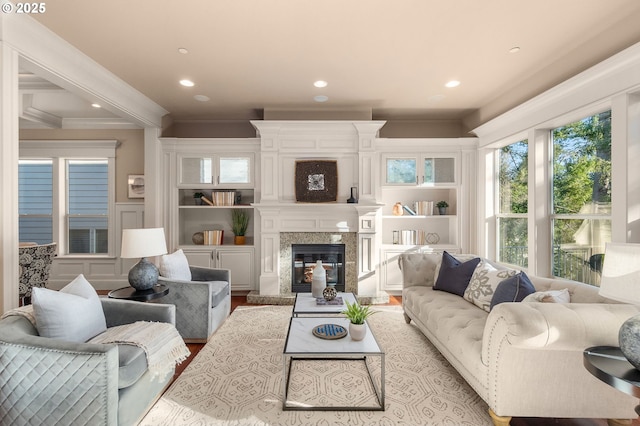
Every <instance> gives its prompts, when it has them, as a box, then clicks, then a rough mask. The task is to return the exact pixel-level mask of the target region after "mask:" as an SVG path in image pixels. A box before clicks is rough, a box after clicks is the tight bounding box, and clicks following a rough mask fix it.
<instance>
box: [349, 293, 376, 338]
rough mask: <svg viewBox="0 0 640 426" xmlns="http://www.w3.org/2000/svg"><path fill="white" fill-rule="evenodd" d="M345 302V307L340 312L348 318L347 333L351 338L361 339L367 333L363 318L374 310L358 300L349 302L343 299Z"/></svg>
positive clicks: (367, 316) (373, 312)
mask: <svg viewBox="0 0 640 426" xmlns="http://www.w3.org/2000/svg"><path fill="white" fill-rule="evenodd" d="M345 303H346V304H347V309H345V310H344V311H342V313H343V314H344V315H345V316H346V317H347V318H348V319H349V334H350V335H351V338H352V339H353V340H362V339H364V336H365V334H366V333H367V326H366V324H365V320H366V319H367V318H369V317H370V316H371V315H373V314H375V313H376V312H375V311H372V310H371V307H370V306H362V305H360V304H359V303H358V302H355V303H353V304H350V303H349V302H348V301H346V300H345Z"/></svg>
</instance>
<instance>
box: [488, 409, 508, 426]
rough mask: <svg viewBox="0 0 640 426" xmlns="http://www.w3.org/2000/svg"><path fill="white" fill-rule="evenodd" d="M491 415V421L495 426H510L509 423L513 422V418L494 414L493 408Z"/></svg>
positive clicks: (490, 410)
mask: <svg viewBox="0 0 640 426" xmlns="http://www.w3.org/2000/svg"><path fill="white" fill-rule="evenodd" d="M489 415H490V416H491V420H493V424H494V425H495V426H509V422H511V416H509V417H503V416H499V415H497V414H496V413H494V412H493V410H492V409H491V408H489Z"/></svg>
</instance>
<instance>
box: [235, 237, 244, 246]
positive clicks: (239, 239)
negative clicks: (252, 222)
mask: <svg viewBox="0 0 640 426" xmlns="http://www.w3.org/2000/svg"><path fill="white" fill-rule="evenodd" d="M245 241H246V239H245V236H244V235H236V236H235V237H233V243H234V244H235V245H237V246H242V245H244V243H245Z"/></svg>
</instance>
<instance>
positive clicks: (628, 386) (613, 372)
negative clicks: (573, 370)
mask: <svg viewBox="0 0 640 426" xmlns="http://www.w3.org/2000/svg"><path fill="white" fill-rule="evenodd" d="M583 363H584V366H585V368H586V369H587V370H588V371H589V372H590V373H591V374H593V375H594V376H596V377H597V378H598V379H600V380H602V381H603V382H605V383H606V384H608V385H609V386H612V387H614V388H616V389H618V390H619V391H622V392H624V393H626V394H629V395H631V396H635V397H636V398H640V371H638V370H637V369H636V368H635V367H634V366H633V365H631V364H630V363H629V361H627V359H626V358H625V357H624V355H623V354H622V351H621V350H620V348H618V347H615V346H593V347H591V348H587V349H585V350H584V352H583ZM636 413H637V414H638V415H640V405H639V406H637V407H636Z"/></svg>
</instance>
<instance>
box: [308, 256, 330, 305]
mask: <svg viewBox="0 0 640 426" xmlns="http://www.w3.org/2000/svg"><path fill="white" fill-rule="evenodd" d="M325 288H327V273H326V271H325V270H324V268H323V267H322V260H318V261H317V262H316V267H315V268H313V276H312V277H311V294H312V295H313V297H316V298H317V297H323V295H322V292H323V291H324V289H325Z"/></svg>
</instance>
